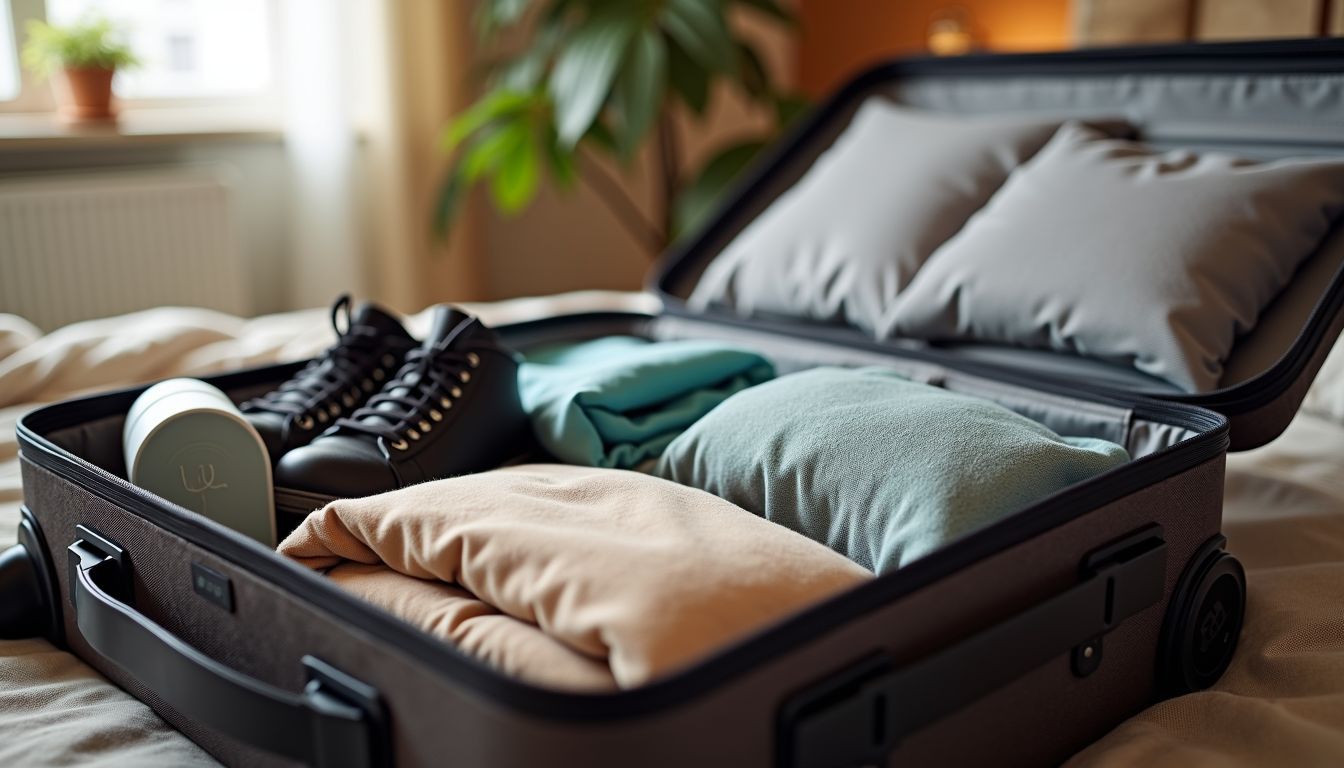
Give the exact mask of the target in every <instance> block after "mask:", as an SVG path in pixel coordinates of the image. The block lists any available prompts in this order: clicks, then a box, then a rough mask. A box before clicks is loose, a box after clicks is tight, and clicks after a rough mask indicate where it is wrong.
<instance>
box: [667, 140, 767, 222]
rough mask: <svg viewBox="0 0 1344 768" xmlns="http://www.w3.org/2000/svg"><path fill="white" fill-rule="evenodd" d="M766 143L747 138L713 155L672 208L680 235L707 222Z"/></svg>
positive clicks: (673, 218)
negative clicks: (708, 217) (707, 217)
mask: <svg viewBox="0 0 1344 768" xmlns="http://www.w3.org/2000/svg"><path fill="white" fill-rule="evenodd" d="M764 146H765V142H764V141H761V140H753V141H745V142H742V143H740V144H734V145H732V146H730V147H727V148H726V149H723V150H721V151H719V153H718V154H716V155H714V157H712V158H710V159H709V161H708V162H707V163H705V167H704V168H703V169H702V170H701V171H700V175H699V176H697V177H696V178H695V180H694V181H692V182H691V183H690V184H688V185H687V186H686V188H685V189H683V190H682V191H681V194H679V195H678V196H677V201H676V205H675V207H674V208H673V211H672V227H673V230H674V234H675V235H677V236H680V235H683V234H686V233H687V232H690V231H691V230H693V229H695V228H696V227H697V226H699V225H700V223H701V222H702V221H704V219H705V217H706V216H708V215H709V214H710V213H711V212H713V211H714V209H715V208H716V207H717V206H718V204H719V203H720V202H721V201H722V199H723V196H724V194H725V193H726V192H727V191H728V190H729V189H730V188H731V186H732V183H733V181H734V180H735V179H736V178H737V177H738V174H740V173H741V172H742V170H743V169H744V168H746V167H747V166H748V165H750V164H751V161H752V160H753V159H754V158H755V157H756V155H757V154H759V153H760V151H761V148H762V147H764Z"/></svg>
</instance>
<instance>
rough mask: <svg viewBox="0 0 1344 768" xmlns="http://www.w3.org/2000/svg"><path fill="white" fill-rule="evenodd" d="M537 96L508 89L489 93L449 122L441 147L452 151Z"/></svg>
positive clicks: (520, 108) (440, 140)
mask: <svg viewBox="0 0 1344 768" xmlns="http://www.w3.org/2000/svg"><path fill="white" fill-rule="evenodd" d="M535 98H536V97H535V96H533V95H532V94H530V93H525V92H522V91H515V90H508V89H502V90H496V91H491V92H490V93H487V94H486V95H484V96H482V97H481V98H480V100H478V101H477V102H476V103H475V104H472V105H471V106H470V107H468V108H467V110H466V111H465V112H463V113H462V114H460V115H458V116H457V117H455V118H453V120H452V121H451V122H449V123H448V127H447V128H445V129H444V131H443V135H442V136H441V137H440V139H439V145H440V147H441V148H442V149H443V151H444V152H452V151H453V150H455V149H457V147H458V145H460V144H461V143H462V142H463V141H465V140H466V139H467V137H468V136H471V135H472V134H474V133H476V132H478V131H480V130H481V129H482V128H484V127H486V126H487V125H489V124H490V123H492V122H495V121H497V120H501V119H503V118H506V117H508V116H510V115H515V114H518V113H519V112H521V111H523V110H525V109H527V108H528V107H529V106H531V105H532V103H533V100H534V99H535Z"/></svg>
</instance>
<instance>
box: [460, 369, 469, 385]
mask: <svg viewBox="0 0 1344 768" xmlns="http://www.w3.org/2000/svg"><path fill="white" fill-rule="evenodd" d="M457 378H459V379H461V380H462V383H463V384H466V383H467V382H468V381H471V374H470V373H467V372H466V371H463V372H461V373H459V374H457Z"/></svg>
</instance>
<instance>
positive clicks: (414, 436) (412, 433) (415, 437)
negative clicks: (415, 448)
mask: <svg viewBox="0 0 1344 768" xmlns="http://www.w3.org/2000/svg"><path fill="white" fill-rule="evenodd" d="M406 436H407V437H409V438H411V439H412V440H419V439H420V433H419V432H416V431H415V430H414V429H408V430H406Z"/></svg>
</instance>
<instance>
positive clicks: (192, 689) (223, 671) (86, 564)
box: [68, 526, 391, 768]
mask: <svg viewBox="0 0 1344 768" xmlns="http://www.w3.org/2000/svg"><path fill="white" fill-rule="evenodd" d="M78 531H79V533H80V535H81V536H83V538H80V539H79V540H77V541H75V543H74V544H71V545H70V547H69V550H68V552H69V565H70V575H71V580H70V597H71V601H72V602H73V603H74V610H75V623H76V625H77V626H78V627H79V631H80V634H82V635H83V636H84V639H85V640H86V641H87V642H88V643H89V645H90V646H92V647H93V648H94V650H96V651H97V652H98V653H100V654H102V655H103V656H104V657H105V658H107V659H108V660H109V661H111V662H112V663H114V664H116V665H117V666H119V667H121V668H122V669H124V670H125V671H126V672H128V673H129V674H131V675H133V676H134V677H135V678H136V680H138V681H139V682H140V683H141V684H142V685H144V686H145V687H146V688H148V689H150V690H151V691H153V692H154V694H155V695H156V696H158V697H159V699H161V700H162V701H163V702H165V703H166V704H168V705H169V706H171V707H173V708H174V709H176V710H177V711H179V712H181V713H182V714H184V715H186V716H187V717H190V718H191V719H193V720H195V721H196V722H199V723H201V724H202V725H205V726H207V727H210V728H212V729H214V730H217V731H219V732H221V733H225V734H228V735H230V736H233V737H234V738H237V739H239V740H240V741H242V742H243V743H246V744H249V745H251V746H254V747H256V748H258V749H262V750H265V751H267V752H272V753H274V754H277V755H281V756H284V757H288V758H291V759H294V760H299V761H302V762H304V763H306V764H308V765H313V766H319V767H322V768H325V767H327V766H333V767H334V766H350V768H375V767H376V766H384V765H390V764H391V756H390V752H389V741H388V739H387V729H386V720H385V717H384V712H383V707H382V703H381V699H380V697H379V696H378V693H377V691H376V690H374V689H373V688H372V687H370V686H368V685H366V684H364V683H361V682H360V681H358V680H356V679H355V678H353V677H351V676H349V675H347V674H345V673H343V672H341V671H340V670H338V669H336V668H334V667H332V666H331V665H329V664H326V663H325V662H323V661H321V660H319V659H316V658H313V657H311V656H305V657H304V658H303V660H302V663H303V666H304V670H305V673H306V674H307V678H308V684H307V686H306V687H305V688H304V690H303V692H302V693H291V692H289V691H286V690H283V689H281V688H277V687H275V686H272V685H268V684H266V683H263V682H261V681H259V680H256V679H254V678H251V677H248V676H246V675H244V674H242V673H240V672H238V671H236V670H233V669H230V668H229V667H227V666H225V665H223V664H221V663H220V662H218V661H215V660H214V659H212V658H210V657H209V656H206V655H205V654H203V653H201V652H200V651H198V650H196V649H195V648H193V647H191V646H190V645H188V644H187V643H186V642H184V641H183V640H181V639H180V638H178V637H176V636H174V635H173V634H172V633H170V632H169V631H168V630H167V629H164V628H163V627H161V626H159V625H158V624H155V623H154V622H152V621H150V620H149V619H148V618H147V617H146V616H144V615H143V614H141V613H140V612H138V611H136V610H135V608H134V607H132V606H131V605H130V604H129V603H128V602H125V601H124V600H123V599H122V595H124V594H126V592H125V591H124V590H126V585H127V583H128V577H129V574H128V573H127V570H126V567H125V565H124V559H123V555H122V552H121V550H120V548H118V547H116V546H115V545H113V544H111V543H110V542H108V541H107V540H106V539H104V538H103V537H101V536H99V535H98V534H97V533H96V532H94V531H91V530H89V529H87V528H84V527H83V526H79V528H78ZM109 548H111V550H112V551H109Z"/></svg>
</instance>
